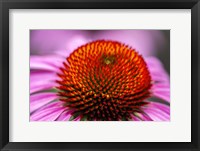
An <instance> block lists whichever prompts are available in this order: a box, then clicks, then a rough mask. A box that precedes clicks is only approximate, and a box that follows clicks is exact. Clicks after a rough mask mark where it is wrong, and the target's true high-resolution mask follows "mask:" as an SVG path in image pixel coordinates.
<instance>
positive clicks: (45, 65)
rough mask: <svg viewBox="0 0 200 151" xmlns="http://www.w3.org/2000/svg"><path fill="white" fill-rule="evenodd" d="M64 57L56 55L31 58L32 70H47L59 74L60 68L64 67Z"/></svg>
mask: <svg viewBox="0 0 200 151" xmlns="http://www.w3.org/2000/svg"><path fill="white" fill-rule="evenodd" d="M64 61H65V59H64V57H60V56H56V55H45V56H33V55H31V57H30V69H31V70H46V71H53V72H55V73H56V72H59V68H60V67H62V66H63V62H64Z"/></svg>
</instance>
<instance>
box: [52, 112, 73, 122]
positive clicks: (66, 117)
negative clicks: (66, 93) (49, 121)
mask: <svg viewBox="0 0 200 151" xmlns="http://www.w3.org/2000/svg"><path fill="white" fill-rule="evenodd" d="M71 113H72V111H70V110H69V111H68V110H66V111H64V112H63V113H62V114H61V115H60V116H59V117H58V118H57V119H56V121H69V119H70V117H71V116H72V114H71Z"/></svg>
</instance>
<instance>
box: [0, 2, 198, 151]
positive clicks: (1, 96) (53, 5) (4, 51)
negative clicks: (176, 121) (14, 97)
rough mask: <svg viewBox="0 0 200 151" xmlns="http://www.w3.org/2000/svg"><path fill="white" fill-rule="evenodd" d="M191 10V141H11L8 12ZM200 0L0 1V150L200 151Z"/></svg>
mask: <svg viewBox="0 0 200 151" xmlns="http://www.w3.org/2000/svg"><path fill="white" fill-rule="evenodd" d="M86 8H87V9H191V27H192V30H191V44H192V47H191V50H192V52H191V53H192V56H191V57H192V58H191V60H192V62H191V63H192V66H191V69H192V73H191V75H192V79H191V86H192V87H191V88H192V89H191V92H192V98H191V100H192V106H191V107H192V108H191V111H192V113H191V116H192V117H191V119H192V122H191V128H192V129H191V136H192V137H191V138H192V139H191V142H173V143H172V142H137V143H129V142H123V143H117V142H101V143H100V142H94V143H91V142H88V143H83V142H73V143H70V142H66V143H64V142H63V143H61V142H59V143H58V142H54V143H47V142H44V143H43V142H40V143H39V142H34V143H31V142H9V74H10V73H9V9H86ZM199 29H200V2H199V0H118V1H117V0H95V1H94V0H0V33H1V34H0V36H1V38H0V60H1V63H0V83H1V85H0V123H1V124H0V138H1V139H0V148H1V150H2V151H8V150H9V151H15V150H16V151H22V150H23V151H25V150H29V151H33V150H36V151H40V150H70V151H72V150H74V151H75V150H77V151H78V150H85V151H86V150H93V151H94V150H134V151H151V150H152V151H153V150H159V151H168V150H170V151H173V150H174V151H200V102H199V101H200V100H199V97H200V95H198V94H200V93H198V90H199V86H200V82H199V81H200V80H199V75H200V74H199V73H200V61H199V60H200V53H199V49H200V37H199V36H200V30H199Z"/></svg>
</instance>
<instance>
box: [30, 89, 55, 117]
mask: <svg viewBox="0 0 200 151" xmlns="http://www.w3.org/2000/svg"><path fill="white" fill-rule="evenodd" d="M57 98H58V96H57V95H56V93H39V94H34V95H31V96H30V112H31V113H32V112H33V111H35V110H37V109H39V108H40V107H42V106H44V105H46V104H48V103H50V102H51V101H53V100H55V99H57Z"/></svg>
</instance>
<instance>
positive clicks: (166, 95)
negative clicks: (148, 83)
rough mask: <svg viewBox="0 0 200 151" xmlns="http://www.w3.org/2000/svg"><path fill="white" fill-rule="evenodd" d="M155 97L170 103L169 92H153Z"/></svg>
mask: <svg viewBox="0 0 200 151" xmlns="http://www.w3.org/2000/svg"><path fill="white" fill-rule="evenodd" d="M153 96H155V97H158V98H160V99H163V100H165V101H167V102H170V94H169V93H168V92H155V91H154V92H153Z"/></svg>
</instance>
